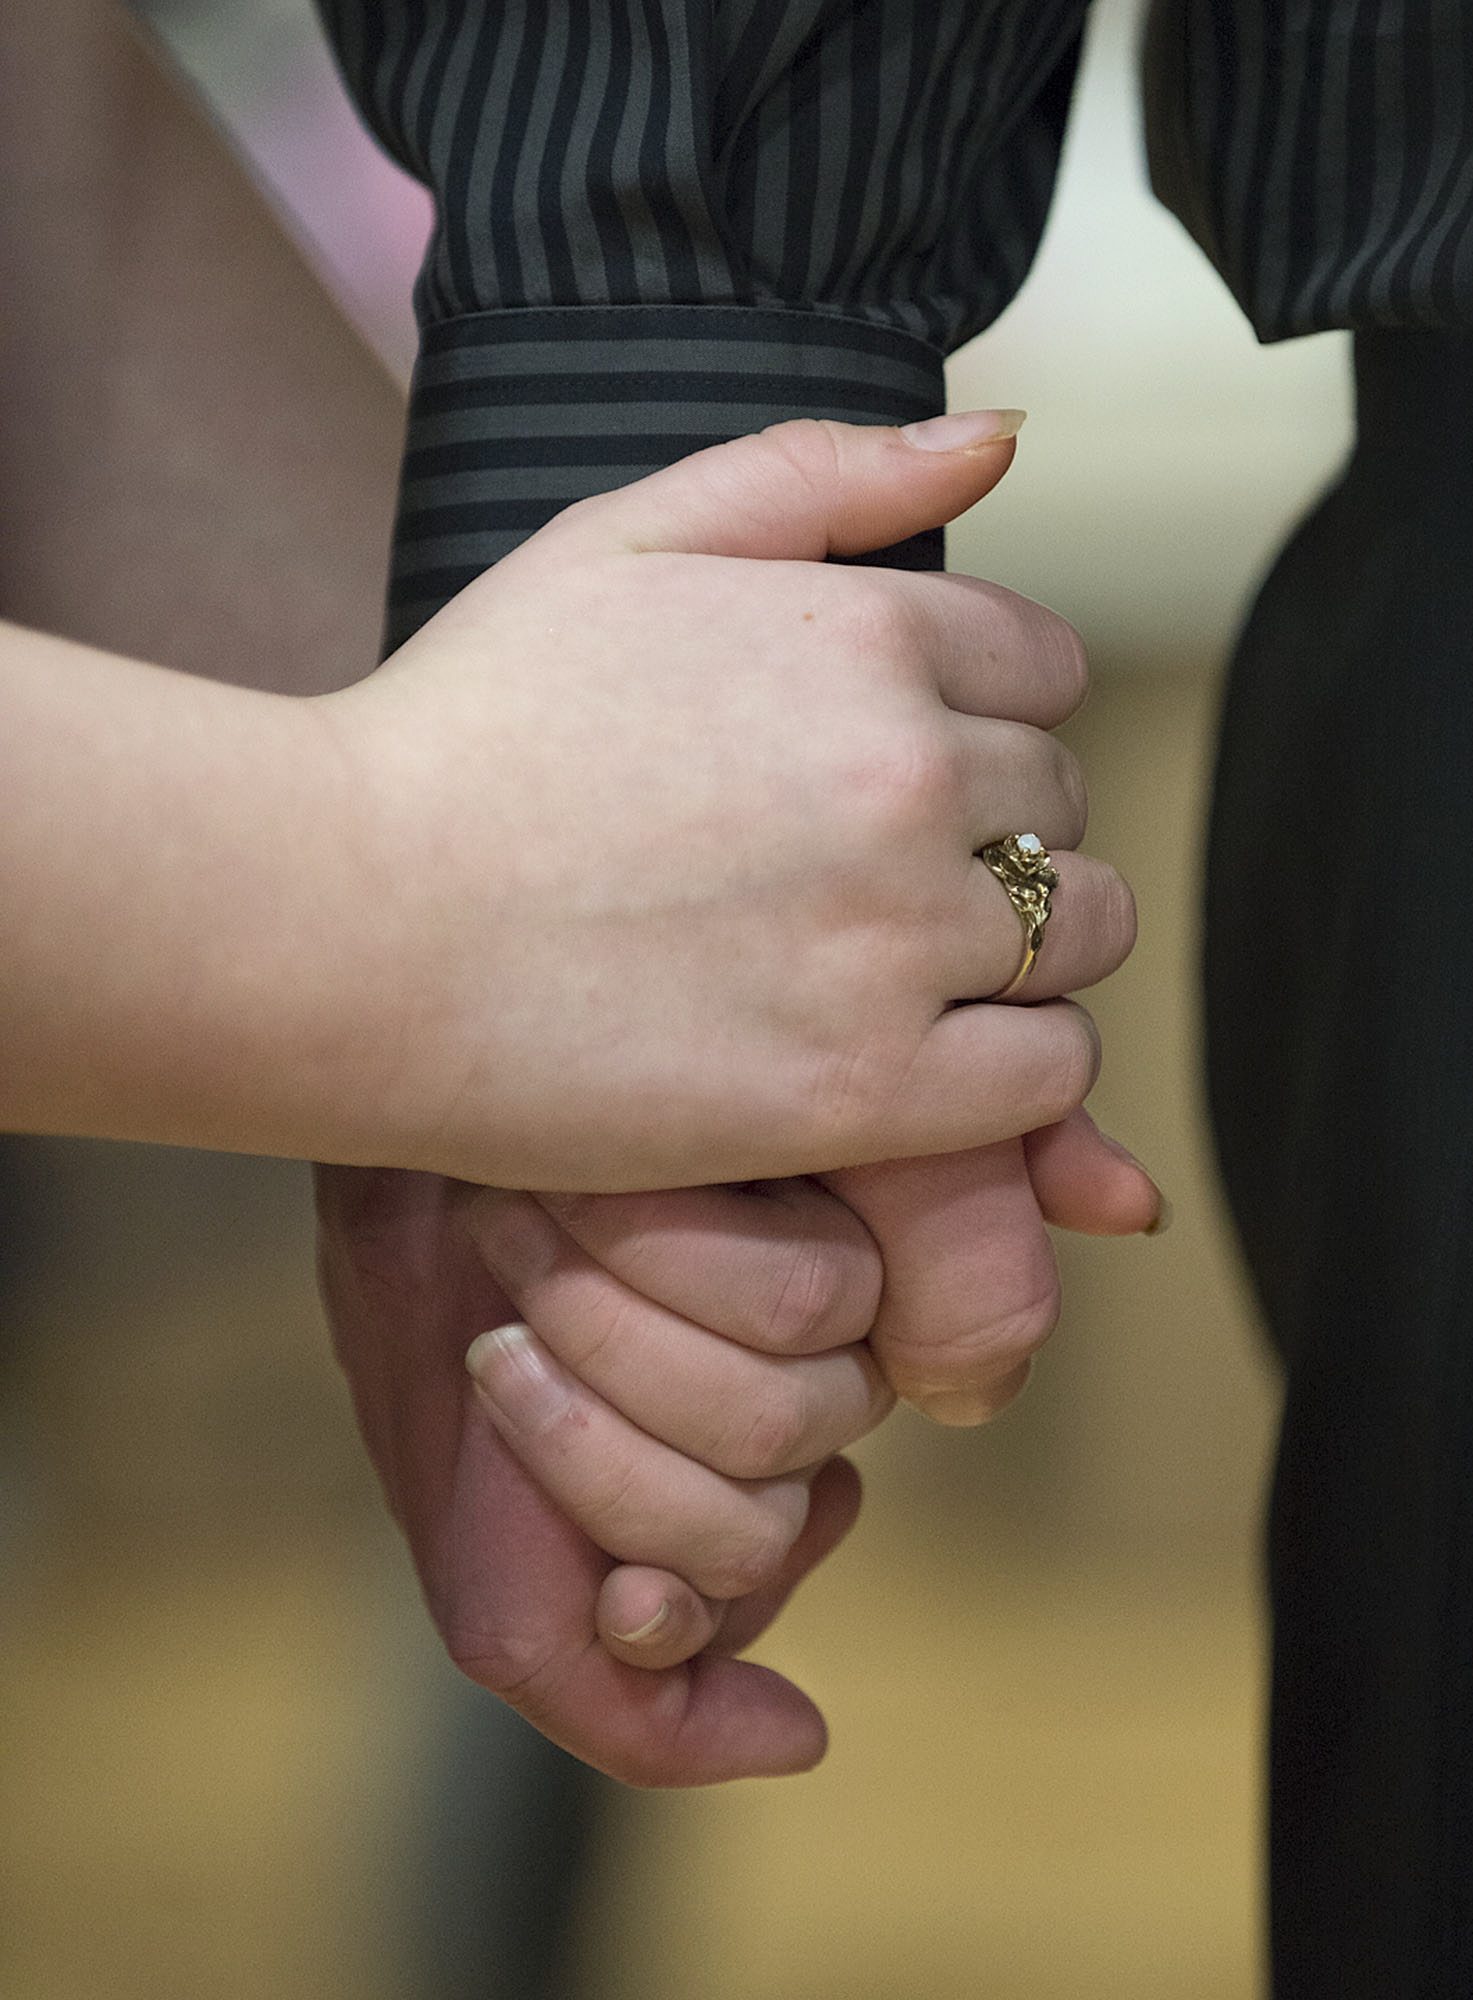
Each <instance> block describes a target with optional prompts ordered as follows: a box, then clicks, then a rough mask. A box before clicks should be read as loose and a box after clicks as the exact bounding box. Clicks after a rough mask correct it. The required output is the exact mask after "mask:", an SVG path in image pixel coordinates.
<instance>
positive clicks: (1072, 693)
mask: <svg viewBox="0 0 1473 2000" xmlns="http://www.w3.org/2000/svg"><path fill="white" fill-rule="evenodd" d="M1047 632H1048V644H1047V654H1048V661H1049V666H1050V668H1051V670H1052V673H1053V676H1054V678H1055V679H1056V680H1057V682H1058V686H1059V695H1060V700H1061V702H1063V703H1066V704H1067V706H1066V707H1065V710H1064V713H1065V714H1066V715H1073V713H1074V712H1075V710H1076V709H1077V708H1078V707H1079V706H1080V704H1081V703H1082V702H1083V700H1084V697H1085V696H1086V694H1088V692H1089V651H1088V648H1087V647H1086V646H1085V643H1084V640H1083V639H1082V638H1081V637H1080V635H1079V633H1078V632H1077V631H1076V630H1075V628H1074V627H1073V626H1072V625H1071V624H1070V623H1069V621H1068V619H1067V618H1061V617H1060V616H1059V614H1058V613H1057V612H1051V613H1050V614H1049V622H1048V627H1047Z"/></svg>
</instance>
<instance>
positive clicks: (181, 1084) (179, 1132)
mask: <svg viewBox="0 0 1473 2000" xmlns="http://www.w3.org/2000/svg"><path fill="white" fill-rule="evenodd" d="M328 708H329V705H328V704H323V703H319V702H312V701H293V700H288V699H285V698H283V697H281V696H277V695H270V694H262V693H257V692H254V691H251V690H246V689H241V688H233V687H223V686H216V685H214V684H212V683H210V682H207V681H203V680H199V679H196V678H194V677H191V676H188V675H184V674H177V673H171V672H168V671H165V670H161V669H159V668H156V667H148V666H142V665H139V664H138V663H136V662H134V661H129V660H122V659H118V658H115V657H109V656H108V655H105V654H101V653H97V652H94V651H92V650H91V649H89V648H83V647H80V646H76V645H73V644H70V643H68V642H66V641H63V640H58V639H54V638H49V637H44V636H42V635H39V634H36V633H31V632H27V631H24V630H22V629H21V628H19V627H16V626H9V625H0V798H3V800H4V810H3V813H0V1051H3V1055H0V1125H3V1126H5V1127H9V1128H11V1129H19V1130H29V1131H42V1132H52V1133H71V1134H88V1135H92V1136H96V1137H104V1138H126V1139H144V1140H160V1141H165V1142H172V1143H180V1144H190V1145H201V1146H215V1147H222V1148H226V1149H229V1150H236V1151H251V1152H270V1153H286V1154H303V1155H309V1156H310V1155H312V1154H315V1153H319V1152H325V1153H328V1154H329V1155H335V1156H337V1157H350V1158H351V1157H354V1156H355V1155H357V1156H360V1157H372V1156H373V1154H372V1147H371V1146H370V1145H368V1143H367V1142H365V1144H364V1147H363V1149H362V1151H361V1152H360V1151H359V1149H358V1148H357V1147H356V1146H355V1137H356V1134H355V1129H354V1116H355V1109H354V1108H355V1107H356V1106H358V1105H361V1104H363V1102H364V1100H365V1098H366V1097H368V1096H371V1095H372V1094H373V1093H372V1092H371V1091H369V1090H367V1089H366V1088H365V1077H366V1075H367V1073H368V1072H367V1070H366V1067H365V1064H364V1060H363V1057H364V1049H365V1045H366V1044H370V1045H371V1042H372V1033H371V1030H369V1029H368V1026H367V1022H366V1019H365V1010H366V1007H367V1006H368V1005H369V1004H371V1001H370V1000H369V998H368V997H367V996H372V995H374V994H375V993H377V992H381V991H382V990H383V988H384V985H385V977H384V970H385V967H384V959H383V953H382V949H381V948H382V946H383V943H384V941H385V933H386V928H387V919H386V915H385V911H384V906H383V902H382V899H377V900H373V899H371V898H369V897H368V896H366V895H365V894H364V888H365V883H364V877H365V874H366V872H367V869H368V865H369V864H368V861H367V858H366V857H367V856H368V855H370V854H371V853H372V852H373V848H372V843H371V842H369V841H366V840H365V839H364V838H363V834H362V828H361V827H360V826H359V825H358V823H357V820H358V808H357V807H356V805H355V802H354V788H353V787H352V786H351V785H350V784H348V783H345V782H343V781H342V775H341V763H340V761H339V760H338V759H337V758H336V752H335V745H334V740H333V734H332V732H333V729H334V723H333V720H332V717H331V715H330V714H329V713H328ZM365 906H368V907H371V908H372V909H373V918H372V920H371V921H367V922H359V923H358V924H356V926H355V925H353V924H350V923H348V922H345V920H344V913H345V912H346V911H348V910H349V909H351V908H358V909H360V910H362V909H363V908H364V907H365Z"/></svg>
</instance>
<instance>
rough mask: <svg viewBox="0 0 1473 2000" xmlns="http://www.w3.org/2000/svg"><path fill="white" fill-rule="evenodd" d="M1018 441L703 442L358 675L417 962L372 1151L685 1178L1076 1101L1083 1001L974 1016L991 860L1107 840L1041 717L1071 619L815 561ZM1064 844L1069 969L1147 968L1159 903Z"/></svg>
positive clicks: (405, 955) (649, 1183)
mask: <svg viewBox="0 0 1473 2000" xmlns="http://www.w3.org/2000/svg"><path fill="white" fill-rule="evenodd" d="M947 421H948V422H949V423H951V424H952V425H956V424H957V423H958V421H959V420H958V419H955V418H953V419H948V420H947ZM986 429H987V421H983V422H982V423H981V424H980V426H979V430H980V432H982V433H985V431H986ZM946 435H947V436H948V437H953V438H954V437H955V436H956V432H955V431H954V430H953V431H952V432H949V433H947V434H946ZM1011 455H1012V445H1011V442H1010V440H1008V439H1006V438H1004V439H1001V440H995V441H993V442H991V443H988V442H986V441H985V438H984V440H983V442H982V443H980V444H979V445H978V446H977V447H976V448H974V449H970V450H962V449H924V448H921V447H920V446H919V445H918V444H916V443H913V442H911V441H910V440H909V439H908V438H907V436H906V435H905V434H903V433H902V432H900V431H897V430H894V429H891V428H889V427H887V426H851V425H843V424H835V423H818V422H814V421H807V420H805V421H800V422H797V423H789V424H781V425H777V426H775V427H774V428H772V429H771V430H768V431H765V432H762V433H761V434H759V435H756V436H752V437H746V438H739V439H737V440H735V441H734V442H732V443H730V444H723V445H720V446H716V447H713V448H712V449H710V450H707V451H702V452H697V453H695V454H693V455H692V456H691V457H689V458H686V459H684V460H682V461H681V462H680V463H678V464H676V465H674V466H671V467H669V468H667V469H665V470H663V471H661V472H658V473H656V474H654V475H652V476H651V477H650V478H648V479H645V480H641V481H639V482H637V483H635V484H633V485H630V486H626V487H623V488H620V489H618V490H617V491H614V492H611V493H607V494H602V495H600V496H598V497H597V498H595V499H591V500H586V501H582V502H580V503H578V504H577V505H576V506H573V507H570V508H568V509H566V510H565V511H564V512H563V513H562V514H560V515H558V516H557V517H556V519H555V520H554V521H552V522H551V523H550V524H549V525H548V526H547V527H546V528H545V529H543V530H542V531H541V532H540V533H539V534H537V535H535V536H533V537H532V538H531V539H530V540H529V541H527V542H526V543H524V544H523V545H522V546H521V547H520V548H519V549H517V550H516V551H515V552H514V553H513V554H512V555H510V556H508V557H507V558H506V559H505V560H504V561H503V562H501V563H499V564H498V565H497V566H496V568H495V569H493V570H491V571H488V572H487V573H486V575H484V576H483V577H481V578H479V579H478V580H477V581H476V582H475V583H474V584H472V585H471V586H470V587H469V588H468V589H466V590H465V591H463V592H462V593H461V594H460V595H459V596H458V597H457V598H456V599H455V600H454V601H453V602H452V603H451V604H450V605H449V606H447V607H446V608H445V610H444V611H442V612H441V613H440V614H439V615H438V616H437V617H436V618H434V619H432V620H431V621H430V623H429V624H428V625H426V626H425V627H424V629H423V630H422V631H421V632H420V633H419V634H417V635H416V637H415V638H414V639H413V640H411V641H410V642H409V643H408V644H407V645H406V646H405V647H404V648H402V649H401V651H400V652H399V653H398V654H397V655H396V656H395V657H394V658H393V659H392V660H391V661H389V662H388V663H387V665H386V666H385V667H384V668H383V669H381V670H380V672H378V673H377V674H374V675H372V676H371V677H370V678H369V679H368V680H367V681H365V682H363V683H360V684H359V685H358V686H357V687H355V688H351V689H348V690H345V691H344V692H342V693H341V694H338V695H333V696H330V697H327V698H326V701H325V702H324V703H323V704H322V705H321V706H322V708H323V710H324V712H326V713H328V714H329V715H330V716H331V718H332V719H333V720H334V721H335V724H336V727H337V730H338V736H339V741H340V744H341V747H342V752H343V756H344V758H345V760H346V763H345V768H346V769H347V770H348V771H349V772H350V773H351V774H353V777H354V788H355V789H356V791H357V792H358V793H359V795H360V797H361V799H362V801H363V821H364V824H363V833H362V838H361V840H359V841H358V842H357V843H356V846H355V853H356V854H357V855H358V866H359V867H360V869H361V872H362V876H363V878H364V879H365V880H369V881H372V882H373V884H374V885H375V922H376V924H377V926H378V929H379V931H380V932H381V934H382V938H383V943H384V950H385V965H386V970H385V975H384V979H383V981H382V983H381V985H380V986H379V988H378V989H377V990H372V991H369V992H367V993H365V995H364V1000H363V1004H364V1007H365V1008H366V1010H367V1018H368V1020H369V1021H370V1022H371V1023H372V1024H373V1025H372V1030H371V1034H370V1036H369V1039H370V1040H371V1041H372V1043H373V1044H374V1047H375V1051H376V1053H375V1057H374V1073H375V1074H376V1075H385V1074H386V1075H387V1081H386V1083H385V1085H384V1087H383V1089H382V1090H380V1091H377V1092H376V1093H375V1095H374V1101H373V1104H372V1106H371V1107H368V1106H365V1116H372V1117H374V1118H375V1119H380V1120H382V1121H383V1122H384V1123H386V1124H387V1126H388V1128H389V1129H388V1131H387V1132H380V1134H379V1135H378V1136H377V1138H376V1139H375V1141H374V1144H375V1146H376V1148H377V1150H376V1152H375V1153H374V1154H372V1155H368V1157H376V1158H378V1159H388V1160H392V1161H398V1162H401V1163H407V1164H417V1165H423V1166H425V1167H429V1168H433V1169H435V1170H437V1171H443V1172H447V1173H452V1174H455V1175H457V1176H459V1177H461V1178H464V1179H466V1180H470V1181H475V1182H478V1183H492V1184H495V1185H500V1186H511V1187H536V1188H552V1189H565V1190H567V1189H574V1190H576V1189H601V1190H617V1189H623V1188H636V1187H637V1188H650V1187H668V1186H684V1185H694V1184H698V1183H711V1182H734V1181H742V1180H752V1179H757V1178H773V1177H779V1176H783V1175H788V1174H794V1173H799V1172H805V1171H809V1170H817V1169H820V1168H831V1167H834V1166H835V1165H850V1164H856V1163H860V1162H864V1161H873V1160H880V1159H893V1158H902V1157H911V1156H913V1155H916V1154H919V1153H926V1152H939V1151H953V1150H957V1149H959V1148H964V1147H968V1146H972V1145H976V1144H978V1143H983V1142H987V1141H991V1140H994V1139H998V1138H1001V1137H1007V1136H1014V1135H1016V1134H1018V1133H1021V1132H1023V1131H1027V1130H1031V1129H1033V1128H1034V1127H1037V1126H1039V1125H1045V1124H1049V1123H1052V1122H1054V1121H1056V1120H1058V1119H1060V1118H1062V1117H1064V1116H1065V1115H1066V1114H1067V1113H1068V1112H1069V1111H1070V1110H1072V1109H1073V1108H1074V1106H1075V1105H1076V1104H1078V1103H1079V1102H1080V1101H1081V1099H1082V1098H1083V1096H1084V1095H1085V1093H1086V1092H1087V1090H1088V1088H1089V1086H1090V1084H1091V1083H1092V1081H1093V1078H1094V1074H1095V1069H1096V1063H1097V1052H1096V1041H1095V1036H1094V1033H1093V1029H1092V1027H1091V1025H1090V1023H1089V1021H1088V1019H1087V1017H1086V1016H1084V1014H1083V1013H1082V1012H1081V1011H1080V1010H1079V1009H1077V1008H1076V1007H1074V1006H1073V1005H1072V1004H1070V1003H1068V1002H1065V1001H1062V1000H1055V1001H1052V1002H1048V1003H1046V1004H1042V1005H1034V1006H1028V1007H991V1008H988V1007H976V1006H955V1005H953V1004H952V1003H954V1002H956V1001H958V1000H965V999H969V998H972V997H975V996H976V995H978V994H984V993H987V992H990V991H995V990H997V989H998V988H999V987H1001V986H1002V985H1004V984H1006V982H1007V980H1008V979H1009V977H1010V976H1011V974H1012V972H1013V970H1014V969H1015V967H1016V964H1017V959H1018V949H1019V937H1018V922H1017V918H1016V915H1015V914H1014V912H1013V911H1012V909H1011V908H1010V907H1009V905H1008V902H1007V899H1006V897H1005V896H1004V895H1003V894H1002V892H1001V890H1000V888H999V886H998V884H997V882H996V881H995V880H994V878H993V877H992V875H991V874H990V873H989V871H988V870H987V869H986V867H985V866H984V865H983V863H981V862H980V861H979V860H977V859H976V858H975V855H976V851H977V850H978V849H979V848H980V847H981V846H982V845H983V844H984V843H986V842H988V841H991V840H993V839H996V838H998V837H1000V836H1001V835H1003V834H1005V833H1007V832H1010V831H1018V830H1024V829H1027V830H1031V831H1034V832H1037V833H1038V834H1039V835H1040V836H1041V837H1042V838H1043V840H1044V841H1045V842H1046V843H1047V844H1048V845H1049V846H1051V847H1052V848H1054V849H1056V850H1068V849H1072V848H1073V847H1074V846H1075V845H1076V844H1077V842H1078V839H1079V837H1080V834H1081V832H1082V830H1083V822H1084V790H1083V784H1082V781H1081V778H1080V775H1079V772H1078V768H1077V766H1076V764H1075V762H1074V760H1073V758H1072V757H1071V756H1070V755H1069V753H1068V752H1067V751H1066V750H1064V749H1063V748H1062V747H1061V746H1060V745H1059V744H1058V743H1057V742H1056V741H1055V740H1054V739H1053V738H1052V737H1051V736H1049V735H1048V734H1047V733H1046V732H1047V731H1048V729H1050V728H1051V727H1052V726H1053V725H1054V724H1056V723H1058V722H1060V721H1061V720H1063V719H1064V717H1065V716H1067V715H1068V713H1069V712H1070V711H1071V710H1072V708H1073V707H1074V706H1075V705H1076V703H1077V701H1078V700H1079V698H1080V695H1081V693H1082V689H1083V684H1084V664H1083V659H1082V655H1081V650H1080V646H1079V642H1078V639H1077V637H1076V635H1075V634H1074V632H1073V631H1072V629H1071V628H1070V627H1069V626H1068V625H1066V624H1065V623H1064V621H1063V620H1061V619H1059V618H1057V617H1055V616H1054V615H1053V614H1052V613H1050V612H1048V611H1045V610H1043V609H1042V608H1041V607H1039V606H1037V605H1034V604H1031V603H1029V602H1027V601H1026V600H1024V599H1022V598H1019V597H1016V596H1014V595H1013V594H1012V593H1010V592H1008V591H1005V590H1001V589H999V588H998V587H996V586H994V585H990V584H986V583H982V582H979V581H977V580H976V579H973V578H970V577H962V576H946V575H919V574H913V573H907V572H900V571H888V570H878V569H863V568H857V567H846V566H841V565H834V564H826V563H824V562H823V561H822V560H821V558H823V557H824V556H826V555H828V554H830V553H835V552H837V553H855V552H858V551H861V550H866V549H870V548H875V547H879V546H882V545H885V544H887V543H889V542H891V541H894V540H896V539H899V538H901V537H903V536H905V535H908V534H911V533H913V532H915V531H917V530H919V529H922V528H925V527H928V526H931V525H934V524H936V523H938V522H941V521H944V520H947V519H949V518H950V517H951V516H952V515H954V514H956V513H958V512H960V511H961V510H962V509H963V508H965V507H966V506H968V505H970V504H971V503H972V502H973V501H975V500H976V499H978V498H979V497H980V496H981V495H982V494H983V493H985V492H986V491H987V490H988V489H989V488H990V487H991V486H993V485H994V484H995V483H996V481H997V480H998V478H999V477H1000V476H1001V474H1002V473H1003V471H1004V470H1005V469H1006V466H1007V464H1008V463H1009V461H1010V458H1011ZM1059 860H1060V869H1061V873H1062V874H1063V875H1064V882H1063V886H1062V887H1061V890H1060V892H1059V901H1058V910H1057V914H1056V915H1055V917H1054V919H1053V922H1052V925H1051V927H1050V933H1049V944H1050V948H1051V953H1052V956H1053V959H1054V962H1055V964H1056V966H1057V968H1058V970H1059V977H1060V984H1061V985H1064V986H1068V987H1070V988H1072V987H1076V986H1080V985H1084V984H1087V983H1088V982H1089V981H1090V980H1092V979H1094V978H1096V977H1099V976H1100V975H1101V974H1102V973H1103V972H1105V971H1108V970H1109V969H1111V968H1112V967H1113V966H1114V965H1115V964H1117V963H1118V962H1119V960H1120V958H1121V957H1122V956H1123V955H1124V951H1125V949H1126V948H1127V946H1128V943H1129V937H1128V935H1127V932H1126V929H1125V927H1124V925H1123V923H1122V921H1121V917H1122V911H1123V909H1124V907H1125V904H1126V901H1127V899H1126V898H1124V897H1123V896H1122V895H1121V893H1120V891H1119V887H1118V882H1117V878H1116V877H1115V876H1114V874H1113V871H1111V870H1109V869H1108V868H1106V867H1105V866H1104V865H1103V864H1101V863H1098V862H1092V861H1089V860H1087V859H1085V858H1084V857H1081V856H1078V855H1076V854H1073V853H1068V852H1066V853H1061V854H1060V856H1059ZM406 968H411V969H412V974H411V976H409V977H406V971H405V969H406ZM1039 990H1041V989H1038V988H1035V991H1039ZM355 1032H356V1033H358V1034H359V1035H360V1036H361V1035H362V1034H363V1032H364V1027H363V1021H362V1019H361V1018H360V1020H359V1022H358V1024H357V1027H356V1029H355ZM339 1156H340V1157H353V1156H356V1157H364V1156H365V1155H363V1154H357V1155H350V1154H340V1155H339Z"/></svg>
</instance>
